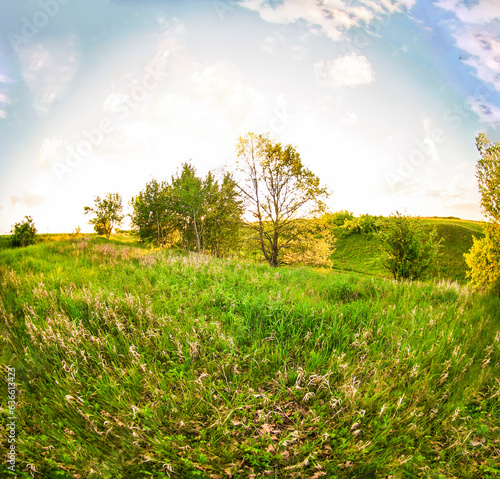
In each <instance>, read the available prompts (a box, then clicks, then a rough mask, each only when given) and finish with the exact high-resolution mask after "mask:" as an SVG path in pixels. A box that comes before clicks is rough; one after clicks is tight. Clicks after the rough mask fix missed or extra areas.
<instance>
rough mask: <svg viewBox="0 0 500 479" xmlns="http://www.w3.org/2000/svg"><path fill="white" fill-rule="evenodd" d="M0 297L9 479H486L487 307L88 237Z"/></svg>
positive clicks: (491, 367) (494, 467)
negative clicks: (12, 397)
mask: <svg viewBox="0 0 500 479" xmlns="http://www.w3.org/2000/svg"><path fill="white" fill-rule="evenodd" d="M355 237H356V236H355ZM360 237H362V236H361V235H359V236H358V237H357V238H358V239H359V238H360ZM363 238H364V237H363ZM365 239H366V238H365ZM372 240H373V239H372ZM0 284H1V285H2V287H1V288H0V353H1V355H2V357H1V360H2V363H3V364H5V365H9V366H10V367H14V368H15V370H16V390H17V395H18V398H19V399H18V401H19V402H18V404H17V405H16V414H17V416H18V418H19V421H18V424H19V431H20V434H19V436H18V439H19V441H18V442H16V456H17V463H18V464H17V467H16V469H17V470H18V471H19V474H18V475H19V476H20V477H26V478H28V477H31V476H30V472H29V471H30V469H31V470H32V468H33V467H36V471H38V472H37V473H33V474H35V476H40V477H70V476H71V477H73V476H75V475H79V476H80V477H81V479H91V478H94V477H101V478H103V479H112V478H113V479H114V478H120V477H127V478H144V477H148V478H149V477H154V478H167V477H183V478H184V477H185V478H188V477H202V478H209V477H210V476H213V477H230V476H232V477H241V478H245V477H252V476H255V477H259V476H261V477H279V478H283V479H292V478H301V477H309V478H311V477H315V475H316V477H332V478H333V477H389V476H393V477H401V478H403V477H414V476H415V477H417V476H418V477H420V476H422V477H430V478H434V477H435V478H437V477H440V476H442V477H459V478H470V479H472V478H477V477H481V478H483V477H484V478H487V477H495V475H496V474H497V471H498V432H499V431H500V409H499V404H498V395H499V394H500V389H499V384H498V378H499V377H500V341H499V340H498V338H500V322H499V318H500V311H499V305H498V301H497V300H496V298H489V297H483V296H479V295H476V294H475V293H472V292H471V291H470V290H468V289H467V288H461V287H458V286H457V285H455V284H451V285H450V284H447V283H434V284H430V283H425V284H423V283H407V282H405V283H395V282H392V281H386V280H383V279H378V278H366V277H362V276H360V275H354V274H350V275H345V274H335V273H329V274H325V273H324V271H314V270H311V269H308V268H300V267H294V268H289V267H283V268H279V269H275V268H271V267H269V266H268V265H265V264H264V265H255V264H244V263H239V262H236V261H233V260H227V259H224V260H221V259H216V258H212V257H209V256H206V255H203V254H193V253H189V254H186V253H184V254H182V255H177V254H171V253H170V252H169V251H165V250H164V249H151V248H147V249H146V248H144V249H143V248H138V247H136V246H135V245H133V244H131V243H127V244H125V243H124V244H120V243H119V242H118V241H114V240H110V241H107V240H105V239H104V238H100V237H96V236H93V237H92V238H91V239H89V237H86V236H84V237H82V238H78V239H69V240H66V241H59V242H50V241H47V242H45V243H40V244H37V245H36V246H34V247H32V248H30V249H29V250H21V249H4V250H2V251H0ZM6 414H7V410H6V409H5V408H3V409H1V410H0V420H1V421H2V422H3V423H4V424H6V423H7V422H8V421H7V416H6ZM6 447H7V444H6V443H5V441H4V442H2V443H1V444H0V453H1V454H2V455H5V452H6ZM47 451H48V453H45V452H47ZM320 473H321V474H322V473H324V475H321V474H320Z"/></svg>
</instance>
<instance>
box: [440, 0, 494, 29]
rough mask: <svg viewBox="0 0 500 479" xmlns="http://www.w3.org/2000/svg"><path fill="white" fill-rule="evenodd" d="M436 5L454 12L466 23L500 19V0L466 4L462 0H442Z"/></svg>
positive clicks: (481, 0)
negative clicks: (499, 0) (499, 3)
mask: <svg viewBox="0 0 500 479" xmlns="http://www.w3.org/2000/svg"><path fill="white" fill-rule="evenodd" d="M436 6H438V7H441V8H443V9H445V10H449V11H451V12H454V13H455V15H456V16H457V18H458V19H459V20H460V21H462V22H464V23H475V24H482V23H487V22H491V21H493V20H495V19H497V20H500V10H499V8H498V0H478V1H477V3H475V4H472V5H466V4H464V2H463V1H462V0H440V1H438V2H436Z"/></svg>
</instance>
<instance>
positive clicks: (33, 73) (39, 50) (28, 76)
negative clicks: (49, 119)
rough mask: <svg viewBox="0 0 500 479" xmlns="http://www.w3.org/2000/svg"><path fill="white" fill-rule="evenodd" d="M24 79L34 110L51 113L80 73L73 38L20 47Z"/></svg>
mask: <svg viewBox="0 0 500 479" xmlns="http://www.w3.org/2000/svg"><path fill="white" fill-rule="evenodd" d="M18 55H19V59H20V61H21V64H22V77H23V80H24V82H25V83H26V85H27V86H28V87H29V89H30V90H31V93H32V95H33V108H34V109H35V110H36V111H37V112H38V113H48V112H49V111H50V108H51V106H52V104H53V103H54V101H56V100H57V99H59V98H61V96H62V95H63V93H64V91H65V90H66V88H67V86H68V84H69V83H70V82H71V80H73V78H74V76H75V74H76V70H77V63H78V62H77V58H76V54H75V48H74V41H73V39H67V40H66V41H61V40H59V41H58V42H45V43H43V44H42V43H38V44H30V43H28V44H26V45H23V46H20V47H19V48H18Z"/></svg>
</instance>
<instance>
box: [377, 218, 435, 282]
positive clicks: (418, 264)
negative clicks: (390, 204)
mask: <svg viewBox="0 0 500 479" xmlns="http://www.w3.org/2000/svg"><path fill="white" fill-rule="evenodd" d="M379 234H380V236H379V237H380V239H381V241H382V245H383V248H384V250H385V252H386V254H387V256H386V258H385V259H384V260H383V265H384V267H386V268H387V269H388V270H389V271H390V272H391V273H392V275H393V277H394V279H398V280H399V279H410V280H413V279H423V278H425V277H426V275H428V274H429V273H430V272H431V271H433V270H435V269H436V267H437V257H438V255H439V249H440V247H441V242H442V239H440V240H437V233H436V229H433V230H432V231H430V232H428V233H427V232H425V231H424V230H423V228H422V226H421V224H420V223H419V221H418V220H417V219H415V218H411V217H409V216H405V215H402V214H401V213H398V212H396V214H394V215H391V216H390V218H389V219H388V220H387V221H386V224H385V227H384V228H383V229H382V231H381V232H380V233H379Z"/></svg>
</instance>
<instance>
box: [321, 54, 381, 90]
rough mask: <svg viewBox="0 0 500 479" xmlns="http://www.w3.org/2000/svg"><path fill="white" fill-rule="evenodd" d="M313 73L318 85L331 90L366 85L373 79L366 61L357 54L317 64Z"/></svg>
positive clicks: (371, 70) (371, 71)
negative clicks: (323, 85) (326, 86)
mask: <svg viewBox="0 0 500 479" xmlns="http://www.w3.org/2000/svg"><path fill="white" fill-rule="evenodd" d="M314 71H315V73H316V79H317V81H318V82H319V83H320V84H325V85H328V86H330V87H332V88H338V87H341V86H357V85H366V84H368V83H371V82H372V81H374V79H375V78H374V74H373V69H372V66H371V65H370V62H369V61H368V59H367V58H366V57H364V56H363V55H359V54H357V53H350V54H349V55H343V56H340V57H338V58H336V59H335V60H333V61H331V62H326V63H325V62H324V61H320V62H317V63H315V64H314Z"/></svg>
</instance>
